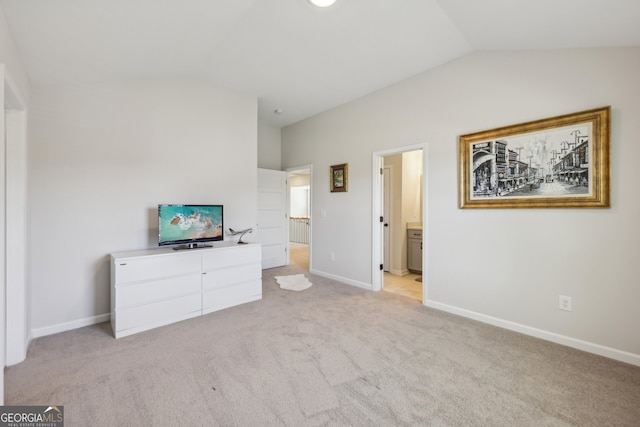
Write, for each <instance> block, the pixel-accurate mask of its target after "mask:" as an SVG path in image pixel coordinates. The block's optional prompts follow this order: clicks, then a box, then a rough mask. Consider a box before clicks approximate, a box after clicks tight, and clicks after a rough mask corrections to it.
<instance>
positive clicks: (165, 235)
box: [158, 204, 224, 249]
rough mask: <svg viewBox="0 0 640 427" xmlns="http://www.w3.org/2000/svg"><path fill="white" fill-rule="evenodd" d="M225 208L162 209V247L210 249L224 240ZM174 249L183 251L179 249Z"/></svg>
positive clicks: (190, 207) (160, 226)
mask: <svg viewBox="0 0 640 427" xmlns="http://www.w3.org/2000/svg"><path fill="white" fill-rule="evenodd" d="M223 224H224V209H223V206H222V205H169V204H160V205H158V245H160V246H166V245H186V248H197V247H202V246H206V245H203V243H204V242H213V241H218V240H223V239H224V235H223V230H224V225H223ZM174 249H179V248H178V247H176V248H174Z"/></svg>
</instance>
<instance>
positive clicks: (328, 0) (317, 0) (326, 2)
mask: <svg viewBox="0 0 640 427" xmlns="http://www.w3.org/2000/svg"><path fill="white" fill-rule="evenodd" d="M335 2H336V0H309V3H311V4H312V5H314V6H318V7H329V6H331V5H332V4H334V3H335Z"/></svg>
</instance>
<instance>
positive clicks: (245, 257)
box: [202, 245, 260, 271]
mask: <svg viewBox="0 0 640 427" xmlns="http://www.w3.org/2000/svg"><path fill="white" fill-rule="evenodd" d="M256 262H257V263H259V262H260V246H259V245H252V246H243V245H238V247H231V248H225V250H212V251H207V252H203V254H202V270H203V271H208V270H213V269H216V268H222V267H230V266H233V265H243V264H253V263H256Z"/></svg>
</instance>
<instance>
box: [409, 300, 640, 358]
mask: <svg viewBox="0 0 640 427" xmlns="http://www.w3.org/2000/svg"><path fill="white" fill-rule="evenodd" d="M422 304H423V305H424V306H426V307H430V308H434V309H436V310H441V311H446V312H447V313H451V314H456V315H458V316H462V317H466V318H469V319H473V320H477V321H479V322H483V323H488V324H490V325H493V326H497V327H499V328H504V329H508V330H511V331H515V332H519V333H521V334H525V335H529V336H532V337H536V338H540V339H543V340H546V341H551V342H554V343H556V344H561V345H565V346H567V347H572V348H575V349H578V350H582V351H586V352H588V353H593V354H597V355H599V356H604V357H608V358H609V359H614V360H618V361H620V362H624V363H629V364H631V365H636V366H640V355H638V354H634V353H629V352H626V351H622V350H617V349H615V348H611V347H605V346H603V345H600V344H594V343H591V342H588V341H583V340H579V339H576V338H571V337H567V336H565V335H560V334H556V333H554V332H549V331H544V330H542V329H537V328H533V327H531V326H526V325H521V324H519V323H515V322H510V321H508V320H504V319H499V318H497V317H492V316H487V315H484V314H481V313H476V312H474V311H469V310H465V309H462V308H459V307H454V306H451V305H447V304H442V303H439V302H435V301H430V300H425V301H423V303H422Z"/></svg>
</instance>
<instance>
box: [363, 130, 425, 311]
mask: <svg viewBox="0 0 640 427" xmlns="http://www.w3.org/2000/svg"><path fill="white" fill-rule="evenodd" d="M418 150H422V229H423V230H424V231H423V247H424V248H425V250H423V251H422V277H423V280H422V305H427V304H426V302H427V301H428V299H429V298H428V295H429V293H428V288H429V286H428V283H429V281H428V280H427V279H426V278H427V277H428V262H427V260H428V253H429V251H428V250H427V248H428V244H427V242H428V239H426V238H425V236H428V230H429V227H428V226H429V223H428V210H427V200H428V180H427V176H428V173H427V165H428V144H427V143H426V142H425V143H422V144H416V145H409V146H403V147H397V148H390V149H387V150H381V151H374V152H373V154H372V168H371V189H372V194H371V200H372V209H371V211H372V214H373V215H372V216H371V236H372V239H371V240H372V242H371V268H372V270H371V290H372V291H374V292H377V291H381V290H382V284H383V282H384V271H382V270H380V264H382V262H383V260H384V253H383V251H384V242H383V231H382V227H383V225H382V223H381V222H380V217H381V216H382V215H383V212H384V206H383V198H382V191H383V182H382V180H383V177H382V173H381V170H382V168H383V166H384V163H383V158H384V157H385V156H390V155H392V154H401V153H406V152H409V151H418Z"/></svg>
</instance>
